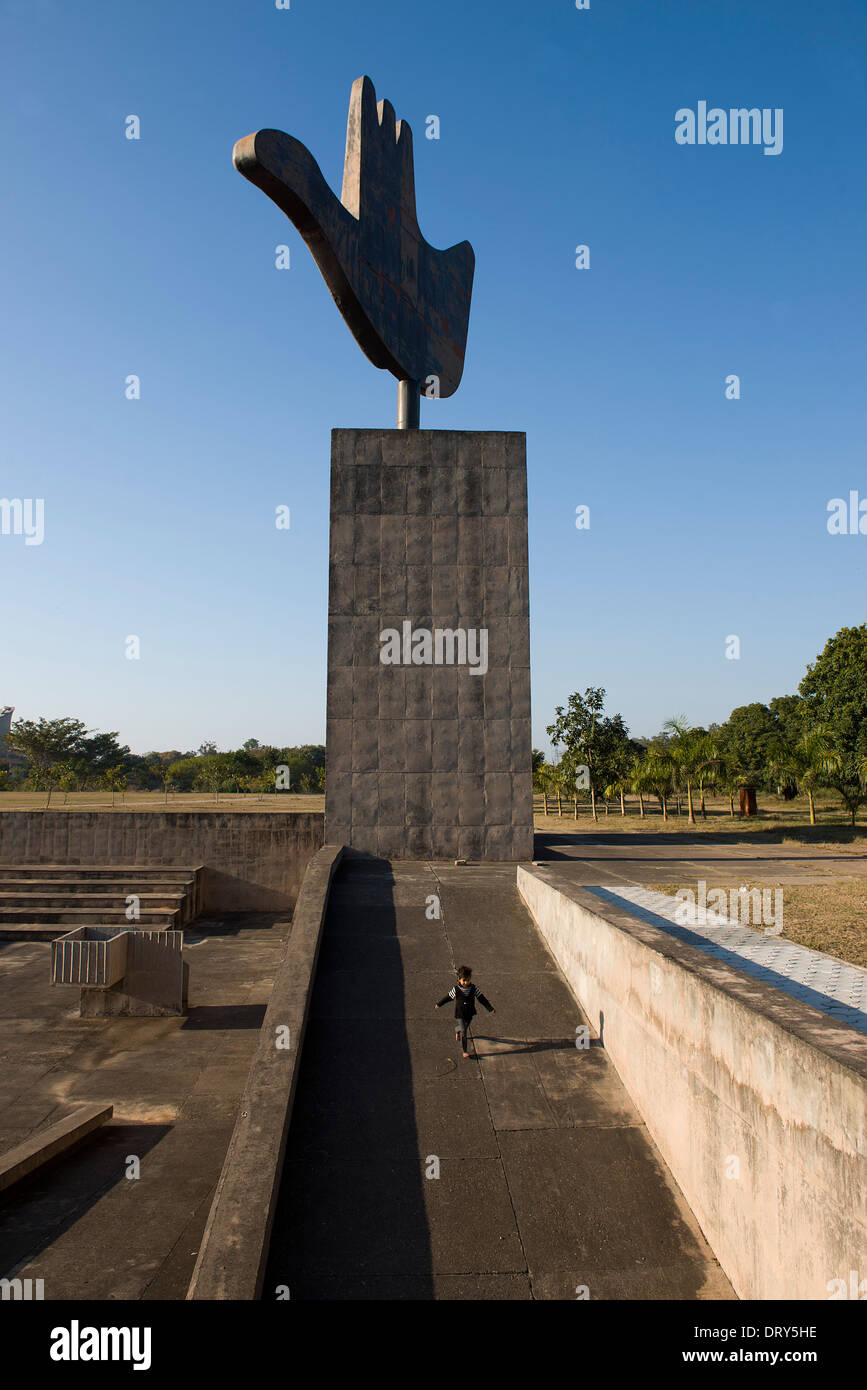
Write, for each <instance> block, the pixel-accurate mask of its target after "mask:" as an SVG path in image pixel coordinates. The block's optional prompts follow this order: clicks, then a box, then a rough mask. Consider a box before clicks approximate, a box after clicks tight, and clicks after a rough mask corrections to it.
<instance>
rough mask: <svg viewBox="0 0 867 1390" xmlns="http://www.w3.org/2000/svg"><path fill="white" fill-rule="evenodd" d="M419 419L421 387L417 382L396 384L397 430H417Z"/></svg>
mask: <svg viewBox="0 0 867 1390" xmlns="http://www.w3.org/2000/svg"><path fill="white" fill-rule="evenodd" d="M420 419H421V387H420V386H419V383H418V382H417V381H399V382H398V383H397V428H398V429H399V430H417V429H419V427H420V426H419V421H420Z"/></svg>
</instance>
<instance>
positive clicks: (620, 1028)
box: [518, 867, 867, 1299]
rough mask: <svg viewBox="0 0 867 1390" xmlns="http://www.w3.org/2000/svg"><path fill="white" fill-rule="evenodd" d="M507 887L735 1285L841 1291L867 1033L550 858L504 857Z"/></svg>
mask: <svg viewBox="0 0 867 1390" xmlns="http://www.w3.org/2000/svg"><path fill="white" fill-rule="evenodd" d="M518 889H519V892H520V894H521V896H522V898H523V899H524V902H525V903H526V904H527V907H528V908H529V910H530V912H531V914H532V916H533V918H534V920H535V922H536V924H537V926H538V928H539V931H540V932H541V934H542V936H543V938H544V939H545V941H546V942H547V944H548V947H549V949H550V950H551V953H552V955H553V956H554V958H555V960H556V961H557V963H558V965H559V966H560V968H561V970H562V971H563V973H564V975H565V976H566V978H567V980H568V981H569V984H570V986H571V988H572V990H573V992H574V993H575V996H576V998H577V1000H578V1002H579V1003H580V1005H581V1007H582V1008H583V1009H584V1010H585V1012H586V1013H587V1015H588V1017H589V1018H590V1020H591V1024H592V1025H593V1026H594V1027H598V1028H599V1030H600V1033H601V1035H602V1041H603V1044H604V1046H605V1049H606V1051H607V1052H608V1054H609V1056H610V1057H611V1060H612V1061H613V1063H614V1065H615V1067H616V1068H617V1071H618V1072H619V1074H620V1077H621V1079H622V1080H623V1083H624V1085H625V1086H626V1088H627V1089H628V1091H629V1093H630V1095H631V1096H632V1099H633V1100H634V1102H635V1104H636V1106H637V1107H638V1109H639V1111H640V1113H641V1115H642V1117H643V1119H644V1121H645V1123H646V1124H647V1127H648V1129H649V1131H650V1133H651V1134H652V1136H653V1138H654V1140H655V1142H656V1144H657V1145H658V1147H659V1149H660V1152H661V1153H662V1155H663V1157H664V1159H665V1161H666V1163H667V1164H668V1166H669V1168H670V1169H671V1172H672V1173H673V1175H674V1177H675V1179H676V1181H677V1182H678V1184H679V1186H680V1188H681V1190H682V1192H683V1194H684V1196H685V1197H686V1199H687V1201H688V1202H689V1204H690V1206H691V1207H692V1210H693V1211H694V1213H695V1215H696V1217H697V1218H698V1221H699V1223H700V1225H701V1227H702V1230H703V1231H704V1233H705V1236H706V1237H707V1239H708V1241H709V1243H710V1245H711V1247H712V1248H713V1251H714V1253H715V1255H716V1256H717V1258H718V1260H719V1262H720V1264H721V1265H722V1267H723V1269H724V1270H725V1272H726V1274H727V1275H728V1277H729V1279H730V1280H731V1282H732V1285H733V1286H734V1288H735V1290H736V1292H737V1293H738V1294H739V1296H740V1297H742V1298H748V1299H800V1298H803V1299H828V1298H829V1297H831V1296H832V1295H834V1296H836V1297H841V1296H843V1297H845V1296H847V1295H846V1294H845V1293H844V1294H841V1293H840V1289H841V1287H848V1286H849V1284H850V1273H851V1271H853V1270H855V1271H859V1276H858V1277H859V1278H860V1279H863V1278H865V1276H867V1037H864V1036H862V1035H861V1034H859V1033H857V1032H855V1031H854V1030H853V1029H850V1028H847V1027H845V1026H838V1025H836V1024H835V1023H834V1022H833V1021H832V1020H831V1019H829V1018H828V1017H827V1016H826V1015H824V1014H821V1013H819V1012H818V1011H817V1010H815V1009H813V1008H811V1007H810V1006H809V1005H807V1004H803V1003H801V1002H800V1001H799V1000H796V999H792V998H791V997H789V996H787V995H785V994H783V993H781V992H780V991H778V990H776V989H774V988H772V987H771V986H769V985H766V984H764V983H763V982H761V981H757V980H755V979H752V978H750V977H749V976H746V975H744V974H742V973H741V972H740V971H738V970H736V969H734V968H732V967H730V966H728V965H725V964H723V963H721V962H719V961H717V960H715V959H713V958H712V957H709V956H706V955H705V954H704V953H703V952H702V951H701V950H699V949H698V948H696V947H692V946H687V945H685V944H683V943H681V942H680V941H678V940H676V939H675V938H673V937H671V936H669V935H668V934H667V933H666V932H664V931H662V930H659V929H657V928H655V927H652V926H650V925H648V924H646V923H644V922H642V921H640V920H639V919H638V918H636V917H633V916H632V915H631V914H629V913H627V912H625V911H623V912H621V911H618V910H617V909H616V908H613V907H611V906H610V905H609V904H608V903H604V902H602V901H601V900H600V899H599V898H597V897H596V896H595V895H594V894H593V893H592V892H590V891H588V890H587V889H582V888H577V887H574V886H572V885H571V884H569V883H568V882H567V881H565V879H564V878H563V877H561V876H560V875H559V874H558V871H557V870H556V869H547V868H542V869H538V868H533V869H524V868H523V867H519V869H518ZM833 1280H840V1281H843V1282H842V1285H834V1284H833V1283H832V1282H831V1281H833ZM865 1287H867V1285H865ZM848 1296H850V1297H851V1293H850V1294H849V1295H848Z"/></svg>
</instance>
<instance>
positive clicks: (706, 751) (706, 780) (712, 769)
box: [695, 733, 723, 820]
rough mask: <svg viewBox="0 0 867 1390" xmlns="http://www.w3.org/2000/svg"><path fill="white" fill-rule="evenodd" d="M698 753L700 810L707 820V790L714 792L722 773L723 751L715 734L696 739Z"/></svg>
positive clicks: (697, 772) (697, 777) (697, 768)
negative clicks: (705, 796)
mask: <svg viewBox="0 0 867 1390" xmlns="http://www.w3.org/2000/svg"><path fill="white" fill-rule="evenodd" d="M696 751H697V754H698V762H697V763H696V769H695V772H696V781H697V782H698V791H699V797H700V803H699V810H700V811H701V814H702V819H703V820H707V808H706V806H705V804H704V793H705V788H707V790H708V791H712V790H713V788H714V787H715V786H716V783H717V780H718V778H719V776H720V773H721V772H722V766H723V760H722V750H721V748H720V744H719V740H718V739H717V737H716V736H715V735H714V734H711V733H708V734H702V735H700V737H699V738H697V739H696Z"/></svg>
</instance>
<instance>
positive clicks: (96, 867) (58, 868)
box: [0, 864, 200, 883]
mask: <svg viewBox="0 0 867 1390" xmlns="http://www.w3.org/2000/svg"><path fill="white" fill-rule="evenodd" d="M199 871H200V869H199V867H198V866H196V867H193V868H191V867H190V866H189V865H188V864H187V865H181V866H178V865H166V864H0V881H3V880H5V879H8V878H13V879H25V878H26V879H31V878H51V879H54V878H69V877H70V876H74V877H75V878H77V879H78V878H85V877H88V878H99V879H102V878H117V879H123V880H124V881H125V880H126V879H128V878H132V877H135V878H139V879H148V880H149V881H153V880H154V879H158V880H160V881H162V882H165V883H170V882H187V881H189V880H190V879H195V877H196V874H197V873H198V872H199Z"/></svg>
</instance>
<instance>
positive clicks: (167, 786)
mask: <svg viewBox="0 0 867 1390" xmlns="http://www.w3.org/2000/svg"><path fill="white" fill-rule="evenodd" d="M7 748H8V749H9V751H10V752H11V753H12V754H13V755H17V757H15V758H14V759H13V760H9V759H5V760H4V756H3V755H4V751H5V749H7ZM19 763H20V764H21V765H19ZM324 787H325V748H324V747H323V746H322V745H320V744H306V745H303V746H302V747H297V748H295V747H293V748H276V747H273V746H271V745H268V744H265V745H263V744H260V743H259V741H258V739H254V738H251V739H248V740H247V741H246V743H245V744H244V745H243V747H241V748H238V749H235V750H234V751H230V752H220V751H219V750H218V749H217V747H216V745H215V744H214V743H203V744H202V745H201V747H200V748H198V749H196V750H193V751H189V752H181V750H180V749H177V748H175V749H169V750H167V751H164V752H151V753H144V754H138V753H131V752H130V750H129V748H128V747H127V746H126V745H125V744H121V743H119V742H118V734H117V732H116V731H115V732H113V733H105V734H102V733H96V732H95V731H94V730H88V729H87V728H86V726H85V725H84V724H83V723H82V722H81V720H80V719H44V718H40V719H38V720H32V719H19V720H16V722H15V723H14V724H13V725H12V728H11V729H10V731H9V733H8V734H7V736H6V740H5V743H4V745H3V747H0V789H3V790H7V791H19V790H20V791H48V790H51V789H52V788H57V789H59V790H61V791H102V790H107V791H112V792H115V791H126V790H127V789H130V790H133V791H165V792H172V791H176V792H190V791H211V792H215V793H219V792H259V793H262V794H264V793H266V792H274V793H277V792H281V791H293V792H319V791H322V790H324Z"/></svg>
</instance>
